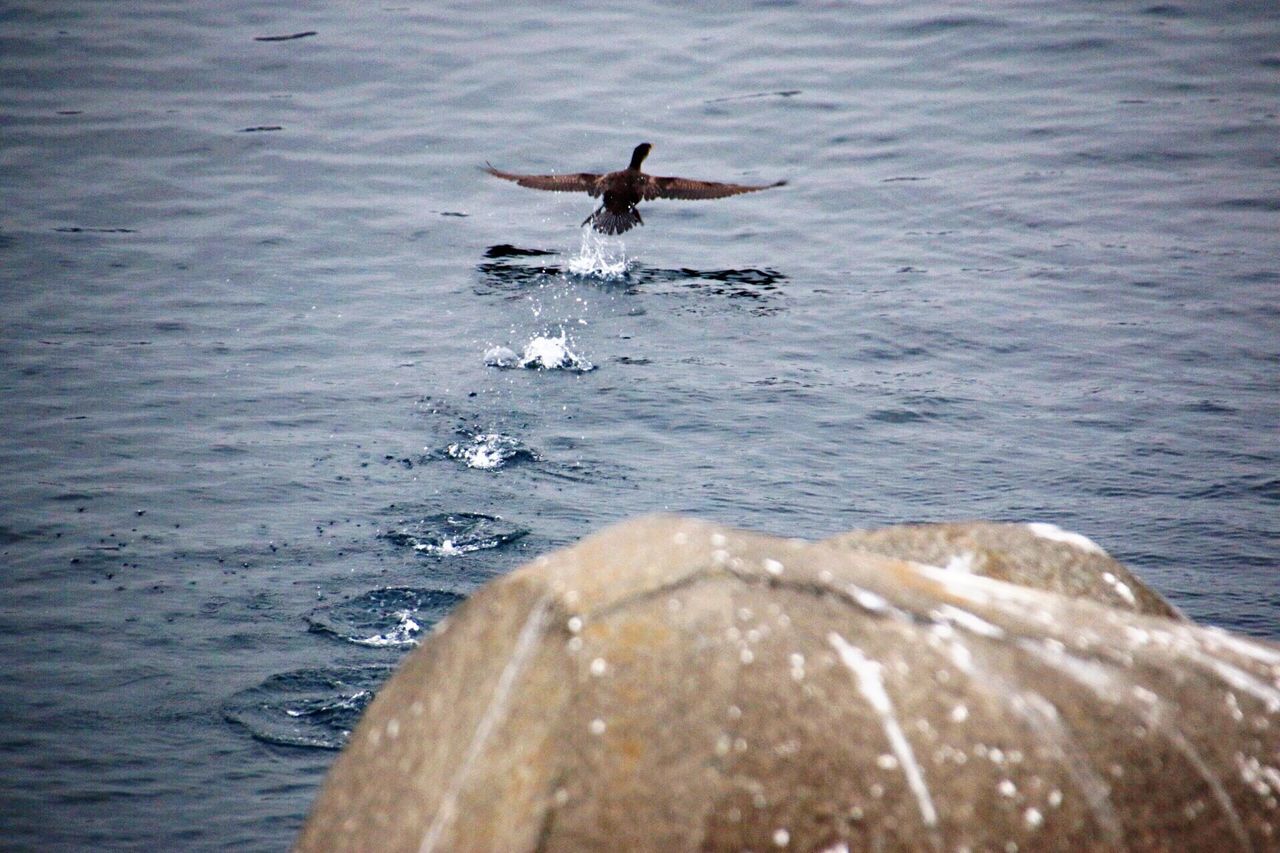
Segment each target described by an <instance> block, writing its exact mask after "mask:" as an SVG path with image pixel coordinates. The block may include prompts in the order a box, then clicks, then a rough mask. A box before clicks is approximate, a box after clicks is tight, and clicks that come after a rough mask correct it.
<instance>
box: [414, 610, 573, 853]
mask: <svg viewBox="0 0 1280 853" xmlns="http://www.w3.org/2000/svg"><path fill="white" fill-rule="evenodd" d="M550 600H551V596H550V594H547V595H543V596H542V598H540V599H538V601H537V603H535V604H534V605H533V608H532V609H531V610H530V611H529V615H528V617H527V618H526V619H525V620H524V625H523V626H522V627H521V628H520V634H519V635H518V636H517V637H516V642H515V645H514V646H513V647H512V649H511V657H509V658H507V663H506V666H504V667H503V668H502V672H501V673H500V674H499V675H498V683H497V684H495V685H494V688H493V695H492V696H491V697H490V698H489V704H488V705H487V706H486V707H485V709H484V714H483V715H481V717H480V722H478V723H477V724H476V730H475V731H474V732H473V733H472V734H471V743H470V744H468V745H467V752H466V755H464V756H463V758H462V763H461V764H460V765H458V769H457V771H456V772H455V773H454V774H453V778H452V779H450V780H449V787H448V788H447V789H446V790H445V792H444V796H442V797H441V798H440V807H439V808H438V809H437V810H436V814H435V817H434V818H433V819H432V821H431V826H429V827H427V832H426V834H425V835H424V836H423V837H422V843H421V844H419V845H418V851H419V853H431V851H433V850H435V849H436V845H437V844H439V843H440V836H441V835H442V834H443V833H444V831H445V829H446V828H448V826H449V824H451V823H452V822H453V818H454V813H455V812H456V811H457V808H458V793H459V792H460V791H461V790H462V786H463V785H464V784H465V783H466V781H467V777H468V776H470V775H471V770H472V767H474V766H475V763H476V760H477V759H478V758H479V757H480V753H481V752H482V751H483V750H484V748H485V744H486V743H487V742H488V740H489V736H490V735H491V734H492V733H493V729H494V727H495V726H497V725H498V723H499V722H500V721H501V720H502V718H503V717H505V716H506V714H507V706H508V704H510V701H511V689H512V688H513V687H514V686H515V683H516V679H517V678H519V677H520V675H521V673H523V672H524V668H525V666H526V665H527V664H528V663H529V661H530V659H531V658H532V657H533V653H534V652H535V651H537V648H538V642H539V641H540V640H541V639H542V632H543V630H544V629H545V628H546V619H547V605H548V604H549V603H550Z"/></svg>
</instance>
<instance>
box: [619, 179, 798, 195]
mask: <svg viewBox="0 0 1280 853" xmlns="http://www.w3.org/2000/svg"><path fill="white" fill-rule="evenodd" d="M784 184H786V181H778V182H777V183H773V184H759V185H750V184H720V183H716V182H715V181H694V180H691V179H689V178H656V177H650V178H649V179H648V180H647V181H646V182H645V185H644V189H643V190H642V194H643V198H644V199H646V200H649V199H655V198H682V199H700V198H724V197H725V196H728V195H740V194H741V193H753V192H756V191H758V190H767V189H771V188H773V187H780V186H783V185H784Z"/></svg>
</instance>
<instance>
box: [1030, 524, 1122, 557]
mask: <svg viewBox="0 0 1280 853" xmlns="http://www.w3.org/2000/svg"><path fill="white" fill-rule="evenodd" d="M1027 529H1028V530H1030V531H1031V532H1032V533H1034V534H1035V535H1036V536H1039V537H1040V538H1041V539H1052V540H1053V541H1054V542H1065V543H1066V544H1068V545H1074V546H1076V547H1077V548H1079V549H1080V550H1081V551H1088V552H1090V553H1092V554H1105V553H1107V552H1106V551H1104V550H1102V548H1101V547H1099V545H1098V543H1097V542H1094V541H1093V540H1092V539H1090V538H1089V537H1088V536H1084V535H1082V534H1080V533H1072V532H1071V531H1069V530H1063V529H1062V528H1061V527H1059V526H1058V525H1056V524H1048V523H1047V522H1043V521H1033V522H1031V523H1030V524H1028V525H1027Z"/></svg>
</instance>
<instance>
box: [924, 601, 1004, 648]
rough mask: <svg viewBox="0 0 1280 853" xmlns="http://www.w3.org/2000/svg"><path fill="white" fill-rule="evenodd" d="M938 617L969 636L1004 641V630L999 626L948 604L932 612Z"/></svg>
mask: <svg viewBox="0 0 1280 853" xmlns="http://www.w3.org/2000/svg"><path fill="white" fill-rule="evenodd" d="M933 612H934V613H937V614H938V617H939V618H941V619H945V620H946V621H947V622H950V623H951V624H953V625H956V626H958V627H960V628H963V629H964V630H966V631H968V632H969V633H971V634H979V635H981V636H983V637H990V638H991V639H993V640H1001V639H1004V629H1003V628H1001V627H1000V626H999V625H992V624H991V623H990V622H988V621H987V620H986V619H983V618H982V617H980V616H978V615H976V614H974V613H970V612H969V611H968V610H963V609H961V608H959V607H953V606H952V605H950V604H943V605H941V606H939V607H938V609H937V610H935V611H933Z"/></svg>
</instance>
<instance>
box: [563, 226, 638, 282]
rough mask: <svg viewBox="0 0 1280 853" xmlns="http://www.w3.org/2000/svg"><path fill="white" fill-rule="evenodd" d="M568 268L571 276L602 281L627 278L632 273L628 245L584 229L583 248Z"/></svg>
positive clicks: (570, 260)
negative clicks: (628, 257)
mask: <svg viewBox="0 0 1280 853" xmlns="http://www.w3.org/2000/svg"><path fill="white" fill-rule="evenodd" d="M567 266H568V270H569V274H570V275H576V276H582V277H584V278H594V279H600V280H602V281H616V280H618V279H622V278H626V277H627V276H628V274H629V273H630V271H631V261H629V260H627V246H626V244H625V243H623V242H622V241H621V240H610V239H608V238H606V237H602V236H600V235H598V234H596V232H594V231H592V230H591V229H589V228H584V229H583V231H582V246H581V247H580V248H579V249H578V254H577V255H575V256H573V257H571V258H569V263H568V265H567Z"/></svg>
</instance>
